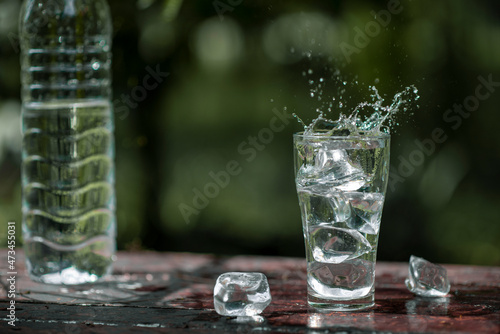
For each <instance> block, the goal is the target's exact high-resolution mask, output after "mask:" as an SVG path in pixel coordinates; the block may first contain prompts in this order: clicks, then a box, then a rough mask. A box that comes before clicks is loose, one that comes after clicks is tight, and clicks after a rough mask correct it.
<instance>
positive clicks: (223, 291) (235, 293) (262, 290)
mask: <svg viewBox="0 0 500 334" xmlns="http://www.w3.org/2000/svg"><path fill="white" fill-rule="evenodd" d="M270 303H271V292H270V291H269V284H268V282H267V278H266V276H265V275H264V274H262V273H242V272H229V273H224V274H222V275H220V276H219V278H217V282H216V283H215V287H214V307H215V311H216V312H217V313H218V314H220V315H224V316H230V317H240V316H254V315H257V314H260V313H262V311H264V309H265V308H266V307H267V306H268V305H269V304H270Z"/></svg>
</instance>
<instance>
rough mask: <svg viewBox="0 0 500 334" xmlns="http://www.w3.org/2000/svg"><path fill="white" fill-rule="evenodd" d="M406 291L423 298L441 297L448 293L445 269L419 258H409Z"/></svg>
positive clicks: (448, 282) (448, 286)
mask: <svg viewBox="0 0 500 334" xmlns="http://www.w3.org/2000/svg"><path fill="white" fill-rule="evenodd" d="M408 271H409V275H408V278H407V279H406V281H405V283H406V286H407V287H408V290H410V291H411V292H413V293H415V294H417V295H419V296H423V297H443V296H446V295H447V294H448V292H450V281H449V280H448V275H447V273H446V269H444V268H443V267H441V266H440V265H437V264H433V263H431V262H429V261H427V260H424V259H422V258H420V257H417V256H414V255H412V256H411V257H410V266H409V270H408Z"/></svg>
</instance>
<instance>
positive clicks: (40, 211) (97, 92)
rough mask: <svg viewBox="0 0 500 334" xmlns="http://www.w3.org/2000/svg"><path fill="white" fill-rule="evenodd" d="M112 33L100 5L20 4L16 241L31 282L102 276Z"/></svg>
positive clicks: (81, 0) (71, 0)
mask: <svg viewBox="0 0 500 334" xmlns="http://www.w3.org/2000/svg"><path fill="white" fill-rule="evenodd" d="M111 36H112V24H111V16H110V12H109V7H108V5H107V3H106V1H105V0H25V1H24V3H23V7H22V10H21V17H20V43H21V81H22V93H21V95H22V102H23V108H22V131H23V154H22V158H23V163H22V187H23V201H22V210H23V238H24V248H25V255H26V261H27V269H28V272H29V274H30V277H31V278H32V279H33V280H35V281H39V282H44V283H53V284H82V283H88V282H95V281H97V280H99V279H101V278H102V277H104V276H105V275H107V274H109V273H110V272H111V265H112V262H113V260H114V257H115V255H114V253H115V248H116V246H115V234H116V218H115V191H114V178H115V176H114V136H113V129H114V125H113V113H112V104H111Z"/></svg>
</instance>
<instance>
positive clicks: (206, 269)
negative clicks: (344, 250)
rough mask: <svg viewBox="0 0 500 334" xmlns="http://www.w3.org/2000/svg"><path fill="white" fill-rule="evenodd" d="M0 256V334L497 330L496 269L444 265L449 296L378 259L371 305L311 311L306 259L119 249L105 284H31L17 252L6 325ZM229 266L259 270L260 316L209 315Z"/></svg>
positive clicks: (499, 294) (499, 284) (499, 273)
mask: <svg viewBox="0 0 500 334" xmlns="http://www.w3.org/2000/svg"><path fill="white" fill-rule="evenodd" d="M0 254H1V255H2V257H1V258H2V259H4V260H3V261H2V262H1V263H0V272H1V274H2V275H1V279H0V281H1V284H2V287H1V289H0V308H1V312H2V316H1V317H0V318H1V323H0V332H1V333H9V332H12V333H14V332H15V331H19V330H21V331H22V332H24V331H26V332H32V331H33V330H37V332H41V333H86V332H89V333H128V332H133V333H141V332H168V333H181V332H182V333H185V332H193V333H311V334H312V333H314V334H320V333H334V332H339V331H340V332H350V331H358V332H454V333H456V332H461V333H500V267H479V266H459V265H447V266H445V267H446V268H447V270H448V276H449V278H450V280H451V284H452V286H451V292H450V294H449V295H448V296H447V297H444V298H421V297H416V296H415V295H413V294H412V293H410V292H409V291H408V290H407V289H406V287H405V285H404V280H405V278H406V277H407V275H408V272H407V271H408V265H407V264H406V263H387V262H385V263H384V262H379V263H377V269H376V270H377V276H376V292H375V302H376V306H375V307H374V308H372V309H370V310H365V311H361V312H331V313H319V312H317V311H315V310H313V309H311V308H309V307H308V306H307V302H306V281H305V278H306V276H305V260H304V259H297V258H278V257H256V256H237V257H217V256H213V255H203V254H184V253H155V252H139V253H128V252H119V253H118V254H117V261H116V263H115V266H114V273H113V275H112V276H111V277H109V279H108V280H106V281H105V282H103V283H100V284H95V285H85V286H76V287H75V286H52V285H43V284H37V283H34V282H31V281H30V280H29V278H27V277H26V273H25V267H24V258H23V253H22V251H20V250H17V251H16V271H17V273H18V274H17V275H16V278H15V284H16V290H17V293H16V298H15V307H16V309H15V316H16V318H17V320H16V322H15V327H12V326H10V325H9V324H8V321H9V319H8V318H7V314H8V312H9V310H8V309H7V307H9V306H10V298H9V297H8V289H9V285H8V282H7V279H8V278H9V276H7V272H8V271H9V270H8V267H7V266H8V265H7V251H6V250H0ZM228 271H258V272H263V273H265V274H266V275H267V277H268V279H269V285H270V288H271V294H272V298H273V300H272V303H271V305H269V307H268V308H267V309H266V310H265V311H264V313H263V314H262V317H261V318H259V319H255V320H252V321H249V322H244V323H239V322H236V321H235V319H233V318H227V317H222V316H220V315H218V314H217V313H215V311H214V308H213V286H214V283H215V280H216V278H217V277H218V275H220V274H221V273H223V272H228Z"/></svg>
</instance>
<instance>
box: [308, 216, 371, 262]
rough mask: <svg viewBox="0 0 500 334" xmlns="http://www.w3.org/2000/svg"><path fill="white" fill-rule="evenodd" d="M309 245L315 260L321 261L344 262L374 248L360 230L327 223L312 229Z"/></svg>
mask: <svg viewBox="0 0 500 334" xmlns="http://www.w3.org/2000/svg"><path fill="white" fill-rule="evenodd" d="M309 245H310V247H311V251H312V255H313V257H314V260H316V261H317V262H321V263H342V262H344V261H346V260H350V259H354V258H357V257H358V256H361V255H363V254H365V253H367V252H369V251H371V250H372V247H371V245H370V243H369V242H368V240H366V238H365V237H364V236H363V235H362V234H361V233H359V232H358V231H356V230H351V229H347V228H340V227H329V226H325V225H320V226H319V227H312V228H311V229H310V231H309Z"/></svg>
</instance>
